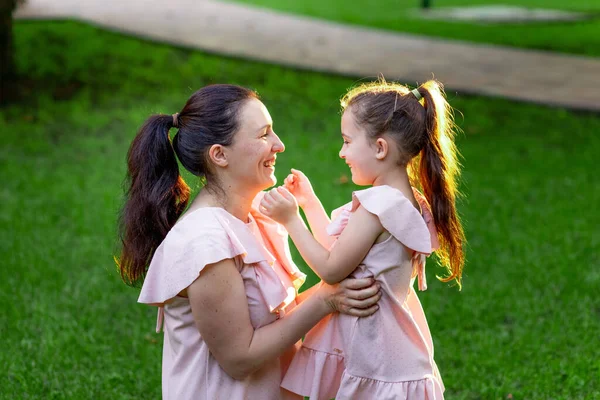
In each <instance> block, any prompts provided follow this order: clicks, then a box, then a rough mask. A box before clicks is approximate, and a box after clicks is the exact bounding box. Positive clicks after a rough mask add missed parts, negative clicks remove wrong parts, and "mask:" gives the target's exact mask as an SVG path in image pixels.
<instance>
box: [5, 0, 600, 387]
mask: <svg viewBox="0 0 600 400" xmlns="http://www.w3.org/2000/svg"><path fill="white" fill-rule="evenodd" d="M17 3H19V4H17ZM0 23H1V25H0V46H2V47H0V52H1V54H0V57H1V58H0V61H1V63H0V78H1V81H0V83H1V85H0V94H1V97H0V102H1V106H0V133H1V141H2V145H1V148H0V179H1V181H2V188H1V192H0V193H1V197H0V202H1V207H2V208H1V213H0V218H1V219H0V220H1V225H0V233H1V235H2V237H1V240H0V249H1V252H2V253H1V255H2V259H3V262H2V268H1V269H0V302H1V303H2V304H3V311H2V312H1V313H0V335H1V337H2V342H3V349H2V351H0V365H2V366H3V367H4V372H3V373H2V374H0V398H1V399H90V398H94V399H98V398H99V399H140V398H143V399H147V398H160V393H161V392H160V367H161V349H162V344H161V343H162V335H159V334H156V333H154V327H155V316H156V309H154V308H152V307H148V306H144V305H140V304H137V303H136V301H137V295H138V293H139V290H138V289H135V288H130V287H127V286H126V285H125V284H124V283H123V282H122V281H121V280H120V278H119V276H118V273H117V271H116V267H115V263H114V260H113V256H114V255H116V254H117V253H118V250H119V248H118V239H117V225H116V224H117V217H118V213H119V209H120V207H121V206H122V203H123V188H122V183H123V180H124V178H125V171H126V168H125V157H126V153H127V149H128V146H129V144H130V142H131V140H132V139H133V137H134V136H135V134H136V132H137V130H138V129H139V127H140V126H141V124H142V123H143V122H144V120H145V119H146V118H147V117H148V116H150V115H151V114H153V113H167V114H172V113H175V112H177V111H179V110H180V109H181V108H182V106H183V104H184V103H185V101H186V100H187V98H188V97H189V96H190V95H191V94H192V93H193V92H194V91H195V90H197V89H198V88H200V87H202V86H204V85H208V84H211V83H234V84H239V85H242V86H246V87H249V88H252V89H255V90H256V91H258V93H259V94H260V96H261V98H262V100H263V102H264V103H265V105H266V106H267V108H268V109H269V111H270V113H271V116H272V117H273V120H274V128H275V131H276V132H277V133H278V135H279V136H280V137H281V138H282V140H283V141H284V143H285V144H286V152H285V153H284V154H282V155H281V156H280V157H278V160H277V176H278V178H279V181H280V182H281V181H282V179H283V178H284V177H285V176H286V175H287V173H288V171H289V169H290V168H292V167H294V168H299V169H302V170H303V171H304V172H305V173H306V174H307V175H308V176H309V178H310V179H311V180H312V182H313V185H314V187H315V190H316V192H317V194H318V195H319V196H320V198H321V199H322V201H323V203H324V205H325V207H326V209H328V211H331V210H332V209H333V208H336V207H338V206H340V205H341V204H343V203H345V202H347V201H349V199H350V195H351V192H352V190H355V189H356V187H355V186H353V185H352V183H351V181H350V179H349V172H348V171H347V167H346V165H345V164H344V163H343V162H342V161H341V160H340V159H339V158H338V151H339V148H340V146H341V139H340V128H339V124H340V106H339V99H340V97H341V96H342V95H343V94H344V93H345V91H346V90H347V89H348V88H350V87H352V86H353V85H355V84H357V83H360V82H364V81H369V80H373V79H376V78H377V76H378V74H380V73H383V74H384V75H385V77H386V78H387V79H388V80H400V81H402V82H403V83H406V84H408V85H410V86H411V87H414V86H416V85H417V84H418V82H422V81H424V80H425V79H427V78H430V77H431V76H435V77H436V78H438V79H440V80H441V81H442V82H444V83H446V92H447V96H448V100H449V102H450V104H451V105H452V106H453V107H454V108H455V109H456V122H457V123H458V125H459V126H460V127H461V129H462V133H461V134H460V135H459V136H458V139H457V145H458V148H459V149H460V151H461V153H462V157H463V158H462V163H463V167H464V169H463V176H462V183H461V189H462V192H463V193H464V197H463V198H462V199H461V201H460V205H459V210H460V213H461V215H462V217H463V221H464V223H465V227H466V236H467V240H468V247H467V265H466V267H465V275H464V282H463V289H462V291H459V290H458V288H457V287H455V286H451V285H448V284H444V283H441V282H439V281H438V280H436V279H435V275H436V274H439V273H441V269H440V268H438V267H437V266H436V265H435V262H434V261H433V260H432V261H430V263H429V266H428V271H427V273H428V282H429V289H428V290H427V291H426V292H422V293H420V294H419V296H420V299H421V301H422V303H423V307H424V309H425V312H426V315H427V317H428V322H429V325H430V329H431V332H432V335H433V340H434V342H435V346H436V354H435V357H436V361H437V363H438V366H439V368H440V370H441V373H442V376H443V379H444V383H445V385H446V398H448V399H600V379H599V377H600V346H599V345H600V343H599V339H598V338H599V336H598V332H599V331H600V297H599V296H598V293H599V289H600V252H599V251H600V234H599V226H600V212H598V211H597V209H596V207H597V206H598V204H600V189H599V188H600V185H599V184H600V182H599V179H598V176H597V174H596V172H595V168H596V167H597V164H598V154H600V136H599V135H598V132H600V114H599V111H600V87H599V84H600V59H599V57H600V1H598V0H572V1H569V2H566V1H559V0H520V1H517V0H498V3H496V1H494V0H422V1H418V0H414V1H413V0H410V1H409V0H404V1H397V0H355V1H353V2H347V1H342V0H330V1H318V0H298V1H291V0H290V1H277V0H244V1H240V2H238V3H234V2H218V1H208V0H205V1H192V0H172V1H171V2H170V3H169V4H163V2H158V1H150V0H131V1H128V2H127V3H126V4H118V3H117V2H116V1H114V0H106V1H99V0H86V1H85V2H76V1H74V0H54V1H49V0H25V1H24V2H17V1H14V0H8V1H7V0H0ZM184 176H185V178H186V181H187V182H188V184H190V186H192V187H195V190H198V189H199V186H200V184H199V182H198V181H197V180H195V179H194V178H193V177H192V176H191V175H189V174H184ZM294 257H295V261H296V262H297V264H298V265H299V266H301V268H302V269H303V270H304V271H306V272H307V273H309V274H310V279H309V282H308V283H307V285H305V288H306V287H308V286H310V285H312V284H314V283H315V282H316V281H317V278H316V277H315V276H314V274H312V273H311V272H310V271H309V270H308V268H307V267H306V265H305V264H304V263H303V261H302V259H301V258H300V257H299V256H298V254H297V253H294Z"/></svg>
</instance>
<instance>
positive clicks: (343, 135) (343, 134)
mask: <svg viewBox="0 0 600 400" xmlns="http://www.w3.org/2000/svg"><path fill="white" fill-rule="evenodd" d="M342 137H343V138H346V139H351V138H350V136H348V135H346V134H345V133H344V132H342Z"/></svg>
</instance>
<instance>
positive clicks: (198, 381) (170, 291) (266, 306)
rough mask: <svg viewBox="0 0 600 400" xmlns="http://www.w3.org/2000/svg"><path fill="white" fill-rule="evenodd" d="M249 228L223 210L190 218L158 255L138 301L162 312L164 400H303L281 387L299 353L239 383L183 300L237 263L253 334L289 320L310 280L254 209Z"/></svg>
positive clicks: (281, 234)
mask: <svg viewBox="0 0 600 400" xmlns="http://www.w3.org/2000/svg"><path fill="white" fill-rule="evenodd" d="M261 196H262V193H261V194H259V196H258V198H257V199H256V201H255V202H254V205H256V204H258V203H260V197H261ZM249 221H250V222H249V223H244V222H242V221H240V220H239V219H237V218H235V217H233V216H232V215H231V214H229V213H228V212H227V211H225V210H224V209H221V208H215V207H207V208H200V209H197V210H195V211H192V212H190V213H188V214H186V215H184V216H183V217H182V218H181V219H180V220H179V221H178V222H177V224H176V225H175V226H174V227H173V229H171V231H170V232H169V234H168V235H167V237H166V238H165V240H164V241H163V242H162V243H161V245H160V246H159V247H158V249H157V250H156V252H155V255H154V257H153V259H152V262H151V264H150V268H149V270H148V273H147V275H146V278H145V280H144V285H143V287H142V291H141V293H140V297H139V299H138V301H139V302H140V303H146V304H151V305H156V306H158V307H159V316H158V318H157V322H158V325H159V326H158V327H157V328H160V327H161V325H162V328H163V331H164V342H163V365H162V383H163V384H162V386H163V387H162V391H163V399H210V400H212V399H226V400H238V399H240V400H241V399H254V398H256V399H273V400H274V399H282V398H286V399H301V397H300V396H298V395H294V394H292V393H289V392H287V391H286V390H284V389H281V388H280V387H279V385H280V382H281V378H282V376H283V374H285V372H286V371H287V368H288V365H289V363H290V362H291V360H292V358H293V356H294V354H295V352H296V350H297V347H296V346H293V347H291V348H290V349H289V350H288V351H287V352H286V353H285V354H283V355H282V356H281V357H280V358H279V359H275V360H273V361H271V362H269V363H266V364H265V365H264V366H263V367H262V368H261V369H260V370H258V371H256V372H255V373H253V374H252V375H250V376H249V377H247V378H246V379H244V380H234V379H233V378H231V377H230V376H229V375H227V373H226V372H225V371H223V369H222V368H221V367H220V366H219V364H218V363H217V361H216V360H215V359H214V357H213V356H212V355H211V354H210V351H209V349H208V347H207V346H206V343H205V342H204V340H203V339H202V337H201V336H200V334H199V332H198V329H197V328H196V325H195V322H194V318H193V316H192V313H191V307H190V303H189V300H188V299H187V298H184V297H179V296H177V294H178V293H179V292H181V291H182V290H183V289H185V288H187V287H188V286H189V285H190V284H191V283H192V282H193V281H194V280H196V278H198V276H199V275H200V274H201V272H202V270H203V268H204V267H205V266H206V265H208V264H212V263H215V262H218V261H221V260H224V259H228V258H232V259H233V260H234V261H235V263H236V265H237V267H238V270H239V271H240V275H241V276H242V279H243V281H244V286H245V288H246V297H247V300H248V309H249V311H250V319H251V323H252V325H253V326H254V328H260V327H261V326H264V325H267V324H269V323H271V322H273V321H275V320H276V319H277V318H281V317H283V316H284V315H285V312H286V311H289V310H291V309H292V308H293V307H294V306H295V304H296V301H295V298H296V294H297V288H298V287H300V286H301V285H302V283H303V282H304V279H305V275H304V274H303V273H302V272H300V270H299V269H298V268H297V267H296V266H295V265H294V263H293V262H292V261H291V258H290V257H289V247H288V242H287V234H286V233H285V230H283V229H282V228H281V227H280V226H279V225H278V224H277V223H275V222H274V221H272V220H269V219H268V218H266V217H264V216H262V215H260V214H259V212H258V210H256V209H253V210H252V211H251V213H250V215H249ZM280 261H281V262H280Z"/></svg>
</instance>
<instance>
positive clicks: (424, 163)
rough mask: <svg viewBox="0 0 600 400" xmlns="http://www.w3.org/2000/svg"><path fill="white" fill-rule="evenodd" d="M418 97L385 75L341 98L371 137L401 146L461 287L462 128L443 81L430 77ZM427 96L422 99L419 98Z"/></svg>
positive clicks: (442, 255)
mask: <svg viewBox="0 0 600 400" xmlns="http://www.w3.org/2000/svg"><path fill="white" fill-rule="evenodd" d="M416 90H417V91H418V94H419V96H417V95H415V93H413V92H411V90H410V89H409V88H408V87H406V86H404V85H401V84H398V83H388V82H386V81H385V80H384V79H383V78H381V79H380V80H378V81H376V82H371V83H366V84H362V85H360V86H357V87H355V88H353V89H351V90H350V91H349V92H348V93H346V95H345V96H344V97H343V98H342V100H341V105H342V110H343V111H345V110H348V109H350V110H351V112H352V113H353V116H354V118H355V120H356V122H357V123H358V124H359V125H360V126H361V127H363V128H364V129H365V130H366V131H367V134H368V135H369V136H370V137H372V138H377V137H380V136H382V135H384V134H387V135H389V136H390V137H392V138H393V139H394V141H395V142H396V144H397V146H398V149H399V151H400V165H401V166H402V167H406V168H407V170H408V173H409V177H410V181H411V185H413V186H415V187H417V188H418V189H420V190H422V192H423V194H424V195H425V198H426V199H427V201H428V202H429V204H430V205H431V211H432V214H433V218H434V221H435V225H436V227H437V231H438V239H439V242H440V248H439V250H438V251H436V254H437V256H438V258H439V260H440V263H441V265H442V266H443V267H445V268H446V269H447V270H448V275H447V276H445V277H442V278H440V277H438V278H439V279H440V280H441V281H442V282H449V281H451V280H453V279H455V280H456V282H457V284H458V285H459V288H460V286H461V278H462V270H463V266H464V262H465V257H464V250H463V245H464V243H465V235H464V232H463V228H462V224H461V222H460V218H459V215H458V213H457V210H456V197H457V196H458V195H459V192H458V177H459V175H460V164H459V162H458V151H457V149H456V146H455V144H454V137H455V135H456V132H457V130H458V129H457V127H456V125H455V124H454V118H453V112H452V108H451V107H450V105H449V104H448V102H447V101H446V98H445V95H444V90H443V86H442V84H441V83H440V82H438V81H436V80H430V81H427V82H425V83H424V84H422V85H421V86H419V87H418V88H417V89H416ZM417 97H422V99H417Z"/></svg>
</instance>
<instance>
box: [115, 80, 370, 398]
mask: <svg viewBox="0 0 600 400" xmlns="http://www.w3.org/2000/svg"><path fill="white" fill-rule="evenodd" d="M172 127H175V128H177V129H178V132H177V134H176V135H175V136H174V137H173V141H172V143H171V141H170V140H169V136H168V133H169V129H170V128H172ZM283 151H284V145H283V143H282V142H281V140H279V138H278V137H277V135H276V134H275V132H274V131H273V123H272V120H271V117H270V115H269V113H268V111H267V109H266V107H265V106H264V105H263V104H262V103H261V102H260V100H259V99H258V97H257V95H256V94H255V93H254V92H253V91H251V90H248V89H245V88H241V87H238V86H234V85H211V86H207V87H204V88H202V89H200V90H199V91H197V92H196V93H194V94H193V95H192V96H191V97H190V99H189V100H188V101H187V103H186V105H185V107H184V108H183V109H182V110H181V112H180V113H177V114H174V115H173V116H167V115H155V116H152V117H150V118H149V119H148V120H147V121H146V123H145V124H144V125H143V127H142V128H141V130H140V132H139V133H138V135H137V136H136V138H135V139H134V141H133V143H132V145H131V148H130V150H129V153H128V170H129V178H130V187H129V190H128V193H127V201H126V204H125V206H124V210H123V215H122V221H121V235H122V240H123V252H122V254H121V259H120V263H119V268H120V271H121V275H122V277H123V279H124V280H125V281H126V282H128V283H135V282H140V281H143V286H142V291H141V293H140V298H139V301H140V302H142V303H146V304H152V305H156V306H158V307H159V313H158V314H159V316H158V326H157V329H160V328H161V325H162V328H163V331H164V343H163V368H162V376H163V388H162V390H163V398H164V399H211V400H212V399H219V398H223V399H227V400H236V399H280V398H301V397H299V396H297V397H295V395H293V394H292V393H290V392H287V391H285V390H284V389H280V387H279V385H280V382H281V377H282V376H283V374H284V373H285V371H286V369H287V367H288V365H289V362H290V360H291V357H292V356H293V355H294V353H295V351H296V342H298V340H299V339H300V338H301V337H302V336H303V335H304V334H306V333H307V332H308V331H309V330H310V329H311V328H312V327H313V326H314V325H315V324H316V323H317V322H319V320H321V319H322V318H324V317H325V316H327V315H329V314H330V313H332V312H335V311H342V312H345V313H348V314H350V315H355V316H368V315H371V314H372V313H374V312H375V311H376V309H377V305H376V303H377V301H378V300H379V298H380V294H379V287H378V286H377V285H376V284H373V280H372V279H370V278H366V279H360V280H358V279H357V280H347V281H344V282H343V283H341V284H340V285H337V286H329V285H324V284H322V285H317V286H316V287H314V288H312V289H311V290H308V291H307V292H304V293H303V294H302V295H299V296H297V289H298V288H299V287H300V286H301V285H302V284H303V282H304V279H305V275H304V274H303V273H302V272H300V271H299V270H298V268H297V267H296V266H295V265H294V264H293V262H292V261H291V259H290V256H289V248H288V247H287V246H288V245H287V233H286V232H285V231H284V230H283V228H282V227H281V226H280V225H278V224H277V223H275V222H274V221H272V220H270V219H269V218H267V217H265V216H264V215H262V214H261V213H260V212H258V210H257V206H258V204H259V203H260V200H261V198H262V193H261V191H262V190H264V189H266V188H268V187H270V186H273V185H274V184H275V182H276V178H275V176H274V170H275V169H274V166H275V160H276V158H277V154H278V153H281V152H283ZM176 156H177V157H176ZM177 159H179V161H180V162H181V164H182V165H183V167H184V168H186V169H187V170H188V171H190V172H191V173H193V174H194V175H196V176H198V177H201V178H204V179H205V186H204V188H203V189H202V190H201V191H200V193H199V194H198V196H196V198H195V199H194V201H193V202H192V204H191V205H190V207H189V208H188V209H187V210H186V211H185V213H183V211H184V210H185V208H186V206H187V203H188V198H189V188H188V186H187V185H186V184H185V182H184V181H183V179H182V177H181V176H180V175H179V170H178V164H177ZM182 213H183V215H182ZM149 262H150V266H149V267H148V263H149Z"/></svg>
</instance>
